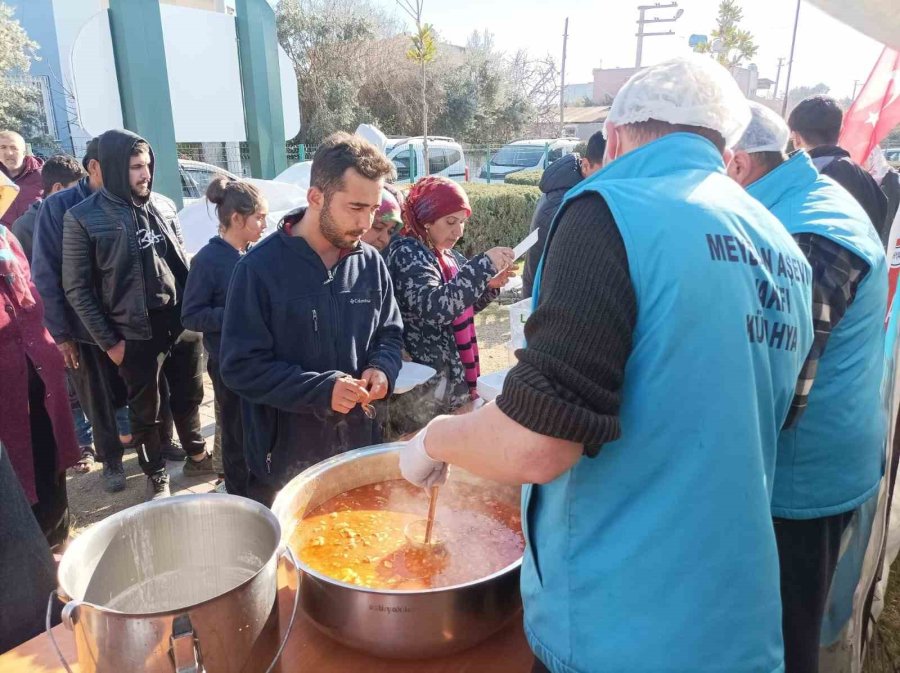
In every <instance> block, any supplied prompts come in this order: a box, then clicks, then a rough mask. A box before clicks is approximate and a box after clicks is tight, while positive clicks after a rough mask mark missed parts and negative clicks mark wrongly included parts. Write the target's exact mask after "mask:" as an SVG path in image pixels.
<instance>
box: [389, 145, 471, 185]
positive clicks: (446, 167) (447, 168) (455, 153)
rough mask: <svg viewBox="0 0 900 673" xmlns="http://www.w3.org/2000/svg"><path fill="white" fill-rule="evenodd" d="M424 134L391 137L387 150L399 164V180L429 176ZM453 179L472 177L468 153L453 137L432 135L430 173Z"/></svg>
mask: <svg viewBox="0 0 900 673" xmlns="http://www.w3.org/2000/svg"><path fill="white" fill-rule="evenodd" d="M423 150H424V143H423V142H422V136H418V137H414V138H389V139H388V142H387V147H385V149H384V153H385V154H386V155H387V157H388V159H390V160H391V161H392V162H393V163H394V166H395V167H396V168H397V182H415V181H416V180H418V179H419V178H423V177H425V175H426V173H425V155H424V152H423ZM427 175H442V176H444V177H447V178H451V179H453V180H460V181H462V180H468V178H469V170H468V168H467V167H466V156H465V153H464V152H463V148H462V146H461V145H460V144H459V143H458V142H456V141H455V140H454V139H453V138H447V137H445V136H428V173H427Z"/></svg>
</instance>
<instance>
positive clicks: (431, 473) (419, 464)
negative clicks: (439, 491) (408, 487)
mask: <svg viewBox="0 0 900 673" xmlns="http://www.w3.org/2000/svg"><path fill="white" fill-rule="evenodd" d="M427 433H428V427H427V426H426V427H425V428H423V429H422V430H420V431H419V432H418V433H416V436H415V437H413V438H412V439H411V440H409V441H408V442H406V443H405V444H404V445H403V447H402V448H401V449H400V474H402V475H403V478H404V479H406V480H407V481H408V482H410V483H411V484H413V485H415V486H422V487H424V488H431V487H432V486H440V485H441V484H443V483H444V482H445V481H447V468H448V465H447V463H442V462H440V461H437V460H434V459H433V458H432V457H431V456H429V455H428V452H427V451H426V450H425V435H426V434H427Z"/></svg>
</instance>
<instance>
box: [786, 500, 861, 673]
mask: <svg viewBox="0 0 900 673" xmlns="http://www.w3.org/2000/svg"><path fill="white" fill-rule="evenodd" d="M852 518H853V512H852V511H850V512H846V513H844V514H836V515H835V516H828V517H823V518H820V519H804V520H797V519H779V518H775V519H773V523H774V524H775V539H776V541H777V543H778V562H779V565H780V566H781V605H782V631H783V634H784V663H785V673H818V671H819V634H820V632H821V631H822V620H823V618H824V615H825V607H826V601H827V600H828V591H829V590H830V589H831V581H832V579H833V578H834V570H835V568H836V567H837V562H838V555H839V554H840V549H841V537H842V536H843V534H844V531H845V530H846V528H847V526H848V525H849V523H850V520H851V519H852Z"/></svg>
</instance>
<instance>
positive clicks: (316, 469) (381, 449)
mask: <svg viewBox="0 0 900 673" xmlns="http://www.w3.org/2000/svg"><path fill="white" fill-rule="evenodd" d="M401 444H403V442H392V443H389V444H382V445H376V446H366V447H363V448H361V449H354V450H353V451H347V452H346V453H342V454H339V455H337V456H334V457H332V458H328V459H327V460H323V461H322V462H320V463H316V464H315V465H313V466H311V467H309V468H307V469H306V470H304V471H303V472H301V473H300V474H302V475H303V477H304V479H305V480H312V479H315V478H316V477H319V476H320V475H322V474H324V473H325V472H328V471H329V470H331V469H332V468H334V467H335V466H337V465H341V464H342V463H349V462H352V461H354V460H356V459H357V458H358V457H359V456H360V455H363V454H364V455H366V456H377V455H381V454H383V453H393V452H395V451H397V449H398V448H399V447H400V445H401ZM277 505H278V498H276V500H275V504H274V505H273V509H278V507H277ZM294 556H295V558H296V560H297V567H298V568H299V569H300V570H302V571H303V572H304V573H306V574H308V575H312V576H313V577H315V578H316V579H318V580H320V581H323V582H328V583H330V584H335V585H337V586H339V587H343V588H345V589H352V590H354V591H358V592H362V593H366V594H373V595H376V596H412V595H416V594H440V593H443V592H449V591H455V590H458V589H465V588H468V587H475V586H478V585H479V584H481V583H483V582H488V581H490V580H492V579H494V578H496V577H499V576H500V575H504V574H506V573H508V572H510V571H512V570H515V569H516V568H519V567H520V566H521V565H522V559H521V558H519V559H517V560H516V561H513V562H512V563H510V564H509V565H508V566H506V567H505V568H501V569H500V570H498V571H496V572H494V573H491V574H490V575H485V576H484V577H479V578H478V579H476V580H472V581H471V582H464V583H462V584H452V585H450V586H446V587H437V588H434V589H415V590H406V591H404V590H400V589H372V588H369V587H362V586H360V585H358V584H350V583H349V582H342V581H341V580H339V579H336V578H334V577H331V576H330V575H325V574H323V573H320V572H319V571H317V570H313V569H312V568H310V567H309V566H308V565H306V564H305V563H303V561H301V560H300V555H299V553H295V554H294Z"/></svg>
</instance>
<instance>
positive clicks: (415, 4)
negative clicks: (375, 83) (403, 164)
mask: <svg viewBox="0 0 900 673" xmlns="http://www.w3.org/2000/svg"><path fill="white" fill-rule="evenodd" d="M397 4H398V5H400V7H401V8H402V9H403V11H404V12H406V13H407V14H409V16H410V18H411V19H412V20H413V22H414V23H415V24H416V32H415V34H414V35H412V36H411V37H410V41H411V42H412V46H411V47H410V48H409V50H408V51H407V52H406V57H407V58H408V59H409V60H411V61H414V62H415V63H418V64H419V66H420V67H421V68H422V155H423V158H424V161H425V175H428V171H429V163H428V80H427V77H426V71H425V66H426V64H428V63H431V62H432V61H434V59H435V57H436V56H437V44H436V42H435V39H434V28H433V27H432V26H431V25H430V24H427V23H422V11H423V9H424V6H425V0H397Z"/></svg>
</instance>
